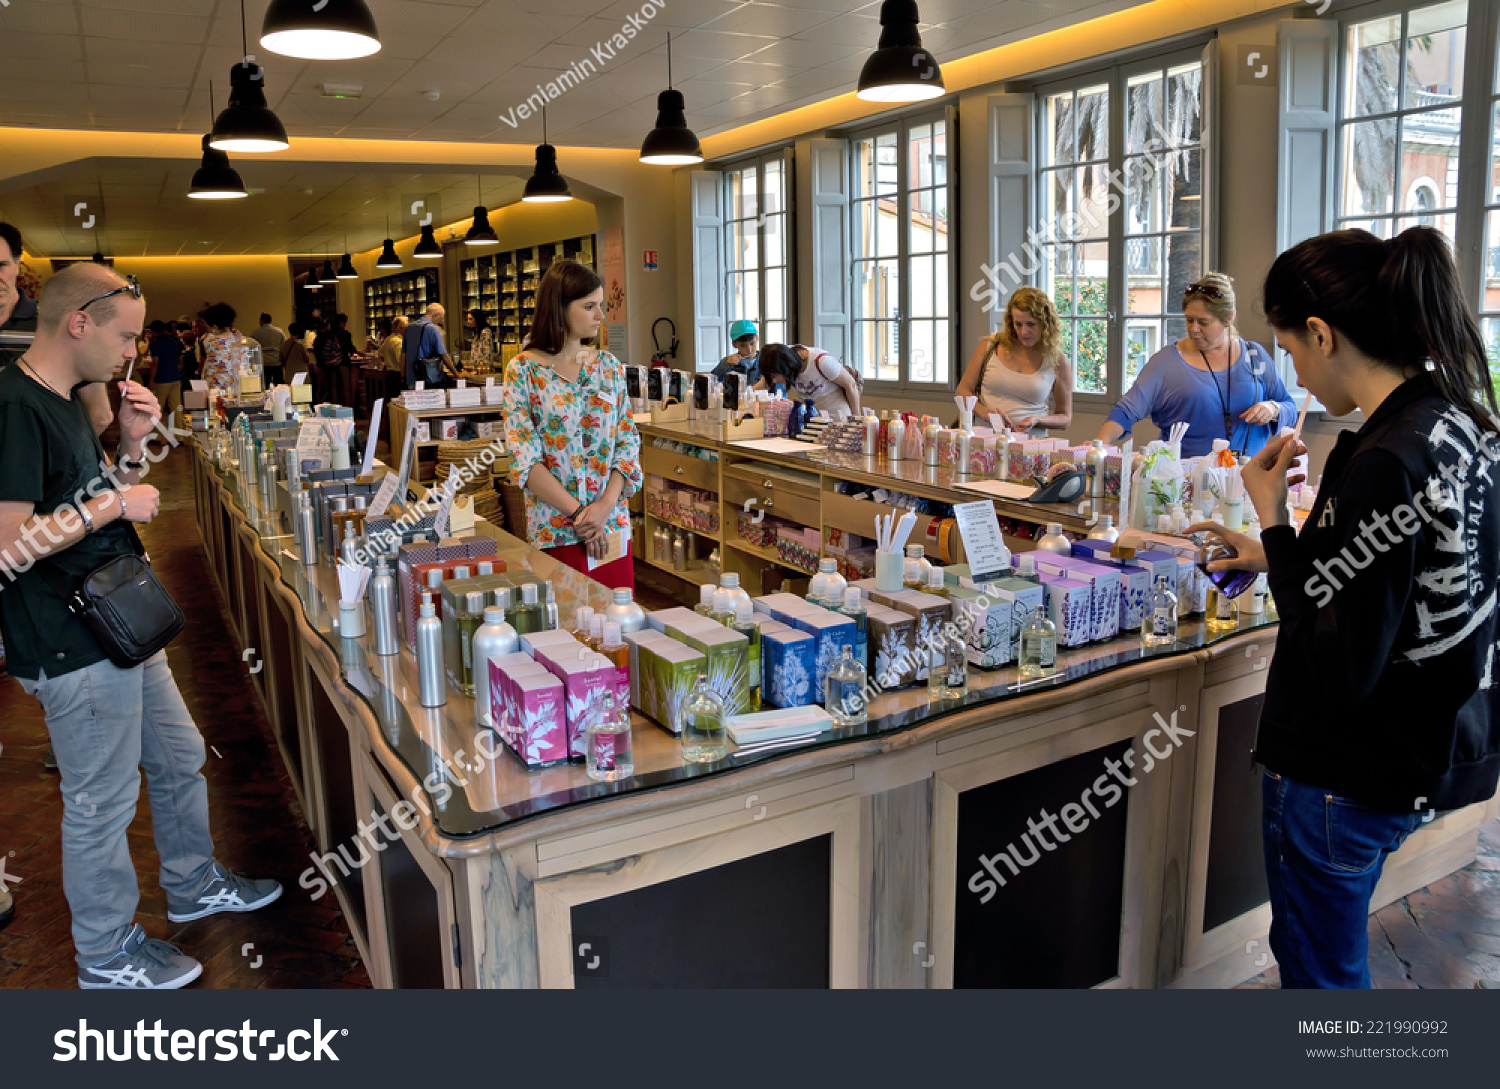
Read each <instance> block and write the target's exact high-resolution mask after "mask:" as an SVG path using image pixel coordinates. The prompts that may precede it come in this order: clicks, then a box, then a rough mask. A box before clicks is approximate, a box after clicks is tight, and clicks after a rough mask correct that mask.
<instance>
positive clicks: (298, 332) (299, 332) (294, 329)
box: [286, 321, 307, 340]
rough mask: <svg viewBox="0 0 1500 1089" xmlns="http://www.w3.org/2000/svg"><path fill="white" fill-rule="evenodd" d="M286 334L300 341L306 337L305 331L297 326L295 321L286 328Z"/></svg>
mask: <svg viewBox="0 0 1500 1089" xmlns="http://www.w3.org/2000/svg"><path fill="white" fill-rule="evenodd" d="M286 332H287V336H290V337H296V338H297V339H298V340H301V339H302V338H303V337H305V336H306V335H307V330H306V329H304V328H302V326H300V325H298V324H297V323H296V322H295V321H294V322H292V324H290V325H288V326H287V327H286Z"/></svg>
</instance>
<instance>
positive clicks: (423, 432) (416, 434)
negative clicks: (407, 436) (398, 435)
mask: <svg viewBox="0 0 1500 1089" xmlns="http://www.w3.org/2000/svg"><path fill="white" fill-rule="evenodd" d="M438 392H439V393H441V392H442V390H438ZM412 439H413V440H415V441H416V442H431V441H432V421H431V420H418V421H417V423H416V426H415V427H413V428H412Z"/></svg>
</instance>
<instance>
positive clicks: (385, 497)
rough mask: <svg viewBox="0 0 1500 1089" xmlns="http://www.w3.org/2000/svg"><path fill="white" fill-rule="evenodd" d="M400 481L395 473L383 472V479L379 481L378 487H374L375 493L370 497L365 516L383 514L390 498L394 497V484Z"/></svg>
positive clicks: (389, 502) (370, 516) (389, 503)
mask: <svg viewBox="0 0 1500 1089" xmlns="http://www.w3.org/2000/svg"><path fill="white" fill-rule="evenodd" d="M400 482H401V481H400V478H399V477H397V476H396V474H395V473H386V474H385V479H384V480H382V481H381V482H380V487H378V488H376V489H375V494H374V496H372V497H371V499H370V506H369V509H368V510H366V511H365V517H366V518H380V517H382V516H384V514H385V512H386V508H387V507H389V506H390V505H391V500H392V499H394V498H396V486H397V485H398V484H399V483H400Z"/></svg>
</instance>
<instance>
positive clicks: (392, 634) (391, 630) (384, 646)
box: [370, 556, 401, 655]
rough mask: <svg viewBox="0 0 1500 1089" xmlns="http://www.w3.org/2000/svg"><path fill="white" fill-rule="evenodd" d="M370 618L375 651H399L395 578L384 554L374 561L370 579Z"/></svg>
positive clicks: (390, 652) (385, 652) (378, 652)
mask: <svg viewBox="0 0 1500 1089" xmlns="http://www.w3.org/2000/svg"><path fill="white" fill-rule="evenodd" d="M370 620H371V624H372V625H373V627H374V629H375V631H374V644H375V653H376V654H387V655H388V654H396V653H399V652H400V650H401V639H400V636H399V635H398V634H397V628H396V580H395V579H394V578H392V577H391V566H390V564H388V563H387V562H386V559H385V557H384V556H381V557H379V558H378V559H377V560H376V561H375V574H374V576H373V577H372V578H371V579H370Z"/></svg>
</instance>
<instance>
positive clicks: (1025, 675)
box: [1021, 605, 1057, 681]
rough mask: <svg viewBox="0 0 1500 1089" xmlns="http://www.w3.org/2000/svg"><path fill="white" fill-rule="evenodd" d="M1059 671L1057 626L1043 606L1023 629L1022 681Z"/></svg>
mask: <svg viewBox="0 0 1500 1089" xmlns="http://www.w3.org/2000/svg"><path fill="white" fill-rule="evenodd" d="M1056 670H1057V625H1056V624H1054V623H1052V621H1050V620H1048V619H1047V610H1046V609H1045V608H1043V607H1042V606H1041V605H1038V606H1037V607H1036V611H1035V612H1033V613H1032V614H1031V619H1030V620H1028V621H1026V625H1025V627H1023V628H1022V629H1021V679H1022V680H1023V681H1026V680H1031V679H1032V678H1033V677H1045V676H1046V675H1047V674H1049V673H1053V672H1056Z"/></svg>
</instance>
